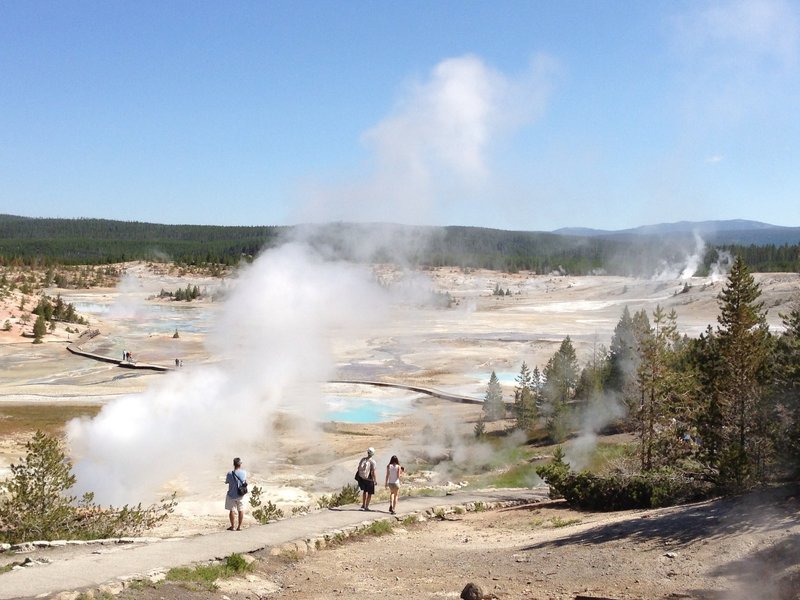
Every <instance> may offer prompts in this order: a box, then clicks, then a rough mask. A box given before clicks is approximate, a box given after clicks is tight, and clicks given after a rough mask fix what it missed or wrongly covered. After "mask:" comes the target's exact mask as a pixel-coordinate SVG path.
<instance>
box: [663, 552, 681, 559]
mask: <svg viewBox="0 0 800 600" xmlns="http://www.w3.org/2000/svg"><path fill="white" fill-rule="evenodd" d="M664 556H666V557H667V558H675V557H676V556H678V555H677V554H676V553H675V552H667V553H666V554H664Z"/></svg>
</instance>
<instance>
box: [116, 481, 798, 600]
mask: <svg viewBox="0 0 800 600" xmlns="http://www.w3.org/2000/svg"><path fill="white" fill-rule="evenodd" d="M798 491H800V490H798V489H797V488H796V487H795V488H792V487H780V488H777V489H773V490H769V491H766V492H758V493H753V494H749V495H745V496H742V497H739V498H729V499H725V500H716V501H709V502H704V503H700V504H693V505H688V506H682V507H673V508H667V509H659V510H646V511H644V510H642V511H622V512H617V513H591V512H579V511H574V510H571V509H570V508H569V507H567V506H566V505H565V504H564V503H563V502H562V501H552V502H545V503H541V504H533V505H527V506H523V507H519V508H513V509H505V510H499V511H487V512H476V513H465V514H462V515H451V516H448V517H447V518H444V519H433V520H430V521H427V522H424V523H419V524H415V525H406V526H404V525H398V526H397V527H395V528H394V530H393V531H392V533H390V534H388V535H385V536H382V537H370V536H367V537H362V538H356V539H355V540H354V541H348V542H345V543H343V544H341V545H339V546H337V547H333V548H327V549H324V550H322V551H320V552H316V553H312V554H310V555H308V556H306V557H298V556H297V555H283V556H277V557H276V556H270V555H269V554H268V553H266V552H264V553H261V554H260V555H257V558H258V561H257V562H256V563H255V564H254V569H253V570H252V571H251V572H249V573H248V574H246V575H245V576H239V577H235V578H232V579H228V580H222V581H219V582H218V586H219V587H218V590H217V591H216V592H208V591H202V592H198V591H191V590H189V589H187V587H186V586H185V585H184V584H178V583H160V584H155V585H145V586H143V587H142V588H140V589H137V590H127V591H125V592H123V597H125V598H131V599H136V600H157V599H158V600H160V599H165V600H171V599H178V598H270V599H275V600H289V599H291V600H323V599H327V598H354V597H357V598H365V599H373V598H374V599H376V600H377V599H382V598H406V597H410V598H420V599H423V598H426V599H436V598H458V597H459V594H460V592H461V590H462V589H463V588H464V586H465V585H466V584H467V583H470V582H472V583H475V584H477V585H478V586H480V587H481V588H482V590H483V591H484V593H485V594H487V597H496V598H500V599H506V598H508V599H512V598H514V599H516V598H525V599H538V600H568V599H569V600H572V599H574V598H604V599H620V600H622V599H626V600H628V599H655V598H664V599H667V598H700V599H709V600H712V599H713V600H717V599H718V600H722V599H726V600H744V599H749V598H758V599H762V600H797V598H800V496H798Z"/></svg>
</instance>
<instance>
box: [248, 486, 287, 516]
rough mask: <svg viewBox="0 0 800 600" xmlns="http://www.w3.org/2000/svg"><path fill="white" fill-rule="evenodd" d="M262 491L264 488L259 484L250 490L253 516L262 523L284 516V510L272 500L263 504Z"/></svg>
mask: <svg viewBox="0 0 800 600" xmlns="http://www.w3.org/2000/svg"><path fill="white" fill-rule="evenodd" d="M262 493H263V490H262V489H261V488H260V487H258V486H257V485H254V486H253V489H252V490H251V491H250V506H252V507H253V518H255V520H256V521H258V522H259V523H261V524H262V525H266V524H267V523H269V522H270V521H275V520H277V519H281V518H283V511H282V510H281V509H280V508H278V507H277V506H276V505H275V504H273V503H272V501H271V500H267V503H266V504H263V502H262V501H261V494H262Z"/></svg>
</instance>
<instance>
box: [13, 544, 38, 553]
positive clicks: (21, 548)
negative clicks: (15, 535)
mask: <svg viewBox="0 0 800 600" xmlns="http://www.w3.org/2000/svg"><path fill="white" fill-rule="evenodd" d="M11 549H12V550H13V551H14V552H33V544H31V543H30V542H22V543H21V544H14V545H13V546H11Z"/></svg>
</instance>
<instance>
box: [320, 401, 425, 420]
mask: <svg viewBox="0 0 800 600" xmlns="http://www.w3.org/2000/svg"><path fill="white" fill-rule="evenodd" d="M412 400H413V398H411V397H404V398H395V399H388V398H379V399H378V398H365V397H363V396H338V395H329V396H326V397H325V406H326V410H325V413H324V415H323V419H324V420H326V421H340V422H343V423H385V422H386V421H392V420H393V419H396V418H398V417H402V416H403V415H407V414H408V413H410V412H411V411H412V410H413V407H412V404H411V402H412Z"/></svg>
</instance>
